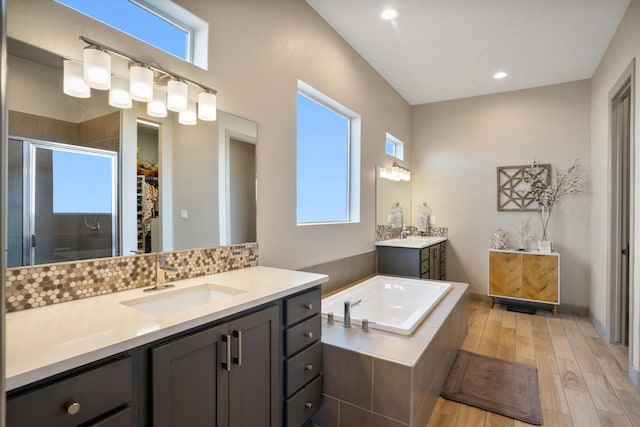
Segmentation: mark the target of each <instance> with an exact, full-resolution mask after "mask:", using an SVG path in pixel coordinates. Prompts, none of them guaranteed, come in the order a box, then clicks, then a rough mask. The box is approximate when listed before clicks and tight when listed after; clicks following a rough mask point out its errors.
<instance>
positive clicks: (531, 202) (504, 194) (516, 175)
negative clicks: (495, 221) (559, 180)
mask: <svg viewBox="0 0 640 427" xmlns="http://www.w3.org/2000/svg"><path fill="white" fill-rule="evenodd" d="M527 169H529V170H530V171H531V172H533V173H535V174H536V175H538V176H540V177H541V178H542V179H543V180H544V181H545V182H547V184H549V183H550V181H549V180H550V179H551V165H550V164H536V165H535V168H533V169H532V167H531V165H523V166H498V168H497V170H498V195H497V196H498V212H535V211H537V210H538V204H537V202H536V201H535V199H534V198H533V196H532V195H531V194H529V185H528V184H527V183H526V182H525V181H524V172H525V170H527Z"/></svg>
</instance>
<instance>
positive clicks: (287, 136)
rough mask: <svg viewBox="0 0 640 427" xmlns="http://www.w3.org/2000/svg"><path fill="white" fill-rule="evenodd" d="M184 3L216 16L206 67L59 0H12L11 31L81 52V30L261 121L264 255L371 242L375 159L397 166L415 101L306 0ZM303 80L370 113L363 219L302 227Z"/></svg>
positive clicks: (304, 262)
mask: <svg viewBox="0 0 640 427" xmlns="http://www.w3.org/2000/svg"><path fill="white" fill-rule="evenodd" d="M177 2H178V3H179V4H182V5H183V6H184V7H186V8H187V9H189V10H191V11H192V12H193V13H195V14H197V15H199V16H200V17H201V18H203V19H204V20H206V21H208V22H209V23H210V28H209V35H210V46H209V70H208V71H204V70H201V69H198V68H197V67H194V66H192V65H189V64H185V63H183V62H182V61H179V60H177V59H175V58H173V57H171V56H170V55H167V54H164V53H162V52H159V51H155V50H153V49H149V48H148V47H146V46H145V45H144V44H143V43H142V42H139V41H137V40H134V39H131V38H129V37H127V36H125V35H123V34H120V33H118V32H117V31H115V30H113V29H111V28H109V27H107V26H104V25H100V24H98V23H96V22H95V21H93V20H91V19H89V18H86V17H84V16H82V15H80V14H78V13H76V12H74V11H72V10H70V9H68V8H65V7H64V6H61V5H59V4H57V3H55V2H54V1H52V0H47V1H37V2H36V1H22V0H8V2H7V3H8V5H7V16H8V24H7V27H8V35H9V36H10V37H14V38H17V39H19V40H22V41H25V42H27V43H30V44H34V45H38V46H40V47H42V48H44V49H47V50H50V51H53V52H56V53H58V54H61V55H63V56H66V57H69V58H75V59H80V58H81V55H82V48H83V47H84V46H83V43H82V42H80V41H79V40H78V36H79V35H81V34H82V35H84V36H86V37H89V38H92V39H94V40H97V41H100V42H103V43H105V44H108V45H110V46H112V47H114V48H118V49H121V50H124V51H126V52H128V53H130V54H131V55H134V56H138V57H140V58H141V59H144V60H148V61H150V62H157V63H159V64H161V65H162V66H164V67H166V68H169V69H172V70H173V71H175V72H177V73H181V74H183V75H185V76H187V77H190V78H193V79H194V80H197V81H201V82H202V83H204V84H208V85H211V86H212V87H215V88H216V89H218V91H219V96H218V102H219V108H220V109H221V110H225V111H229V112H231V113H233V114H237V115H239V116H243V117H246V118H248V119H250V120H253V121H255V122H257V123H258V134H259V137H258V182H259V190H260V191H259V201H258V243H259V245H260V246H259V247H260V262H261V264H264V265H270V266H277V267H287V268H301V267H305V266H310V265H315V264H320V263H323V262H326V261H331V260H335V259H340V258H343V257H347V256H351V255H355V254H360V253H364V252H368V251H371V249H372V248H373V245H372V244H373V241H374V233H375V231H374V230H375V228H374V225H375V224H374V222H375V219H374V217H375V179H374V175H375V164H376V163H381V164H384V165H385V166H390V162H388V160H387V159H386V157H385V155H384V140H385V133H386V132H390V133H392V134H393V135H395V136H396V137H398V138H400V139H401V140H403V141H405V142H407V143H408V142H409V135H410V107H409V105H408V104H407V103H406V102H405V101H404V100H403V99H402V98H401V97H400V95H398V93H397V92H396V91H395V90H393V89H392V88H391V86H390V85H389V84H388V83H386V82H385V81H384V79H383V78H382V77H381V76H380V75H379V74H378V73H376V72H375V71H374V70H373V69H372V68H371V67H370V66H369V64H368V63H367V62H366V61H365V60H364V59H363V58H361V57H360V56H359V55H358V54H356V53H355V52H354V51H353V49H352V48H351V47H350V46H349V45H348V44H347V43H346V42H345V41H344V40H342V39H341V38H340V37H339V36H338V35H337V34H336V33H335V32H334V31H333V30H332V29H331V28H330V27H329V26H328V24H327V23H326V22H325V21H324V20H323V19H322V18H320V17H319V16H318V15H317V14H316V13H315V12H314V11H313V10H312V9H311V8H310V7H309V6H308V5H307V4H306V3H305V2H304V1H303V0H270V1H263V0H245V1H234V0H212V1H202V0H178V1H177ZM297 79H302V80H304V81H305V82H307V83H309V84H310V85H312V86H314V87H315V88H317V89H319V90H321V91H323V92H324V93H326V94H327V95H329V96H330V97H332V98H334V99H336V100H337V101H338V102H340V103H342V104H343V105H345V106H347V107H348V108H350V109H352V110H354V111H356V112H358V113H359V114H360V115H361V116H362V178H361V182H362V190H361V221H360V223H358V224H345V225H328V226H313V227H297V226H296V217H295V206H296V204H295V173H296V171H295V167H294V165H295V142H296V123H295V114H296V97H295V94H296V90H297ZM408 145H409V144H407V150H406V151H407V153H406V155H407V157H406V158H407V159H409V157H408V154H409V151H410V150H409V149H408V148H409V146H408ZM387 163H389V164H387Z"/></svg>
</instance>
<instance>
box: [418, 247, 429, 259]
mask: <svg viewBox="0 0 640 427" xmlns="http://www.w3.org/2000/svg"><path fill="white" fill-rule="evenodd" d="M428 259H429V246H427V247H426V248H422V249H420V261H426V260H428Z"/></svg>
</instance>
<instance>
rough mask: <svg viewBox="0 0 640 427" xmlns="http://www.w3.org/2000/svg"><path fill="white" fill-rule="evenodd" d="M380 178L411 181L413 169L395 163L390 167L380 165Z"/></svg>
mask: <svg viewBox="0 0 640 427" xmlns="http://www.w3.org/2000/svg"><path fill="white" fill-rule="evenodd" d="M380 178H384V179H388V180H389V181H411V171H409V169H407V168H405V167H402V166H400V165H398V164H397V163H394V164H393V166H392V167H390V168H385V167H382V166H381V167H380Z"/></svg>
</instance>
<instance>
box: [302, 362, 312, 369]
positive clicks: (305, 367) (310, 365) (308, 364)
mask: <svg viewBox="0 0 640 427" xmlns="http://www.w3.org/2000/svg"><path fill="white" fill-rule="evenodd" d="M304 370H305V371H313V365H312V364H311V363H307V364H306V365H304Z"/></svg>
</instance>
